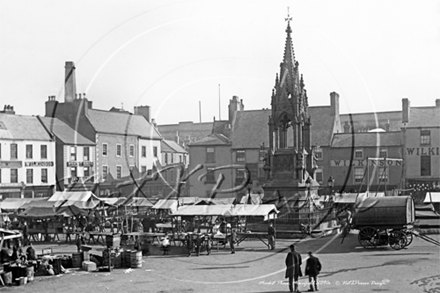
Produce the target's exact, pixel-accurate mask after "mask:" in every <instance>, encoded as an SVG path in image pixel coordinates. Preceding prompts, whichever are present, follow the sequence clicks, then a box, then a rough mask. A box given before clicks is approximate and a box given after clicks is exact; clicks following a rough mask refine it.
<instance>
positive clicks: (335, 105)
mask: <svg viewBox="0 0 440 293" xmlns="http://www.w3.org/2000/svg"><path fill="white" fill-rule="evenodd" d="M330 116H332V117H334V116H339V94H338V93H336V92H331V93H330Z"/></svg>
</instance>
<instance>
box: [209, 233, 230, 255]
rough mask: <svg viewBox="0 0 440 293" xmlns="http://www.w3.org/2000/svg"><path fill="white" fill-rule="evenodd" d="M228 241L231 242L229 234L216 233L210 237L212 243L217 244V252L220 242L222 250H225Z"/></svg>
mask: <svg viewBox="0 0 440 293" xmlns="http://www.w3.org/2000/svg"><path fill="white" fill-rule="evenodd" d="M230 240H231V234H229V233H228V234H222V233H217V234H214V235H213V236H212V241H213V242H214V241H215V242H217V251H219V246H220V242H221V241H223V242H224V244H223V248H225V247H226V244H227V243H229V241H230Z"/></svg>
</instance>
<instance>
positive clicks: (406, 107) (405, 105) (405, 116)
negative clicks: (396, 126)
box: [402, 98, 411, 123]
mask: <svg viewBox="0 0 440 293" xmlns="http://www.w3.org/2000/svg"><path fill="white" fill-rule="evenodd" d="M410 110H411V105H410V102H409V100H408V99H406V98H405V99H402V123H408V122H409V114H410Z"/></svg>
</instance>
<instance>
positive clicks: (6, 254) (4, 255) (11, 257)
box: [0, 242, 37, 264]
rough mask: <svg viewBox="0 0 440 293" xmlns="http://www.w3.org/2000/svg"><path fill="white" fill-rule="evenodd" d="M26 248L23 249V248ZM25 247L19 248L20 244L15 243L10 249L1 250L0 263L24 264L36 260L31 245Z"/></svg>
mask: <svg viewBox="0 0 440 293" xmlns="http://www.w3.org/2000/svg"><path fill="white" fill-rule="evenodd" d="M26 246H27V248H26V249H25V247H26ZM26 246H21V244H20V243H16V244H14V245H13V247H12V249H10V248H8V247H5V248H2V250H1V252H0V261H1V263H2V264H3V263H5V262H11V261H12V262H19V263H26V262H27V261H34V260H37V256H36V254H35V249H34V248H33V246H32V243H30V242H29V243H28V244H27V245H26Z"/></svg>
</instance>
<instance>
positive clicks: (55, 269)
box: [52, 258, 61, 275]
mask: <svg viewBox="0 0 440 293" xmlns="http://www.w3.org/2000/svg"><path fill="white" fill-rule="evenodd" d="M52 266H53V272H54V273H55V275H59V274H61V259H60V258H54V259H53V260H52Z"/></svg>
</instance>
